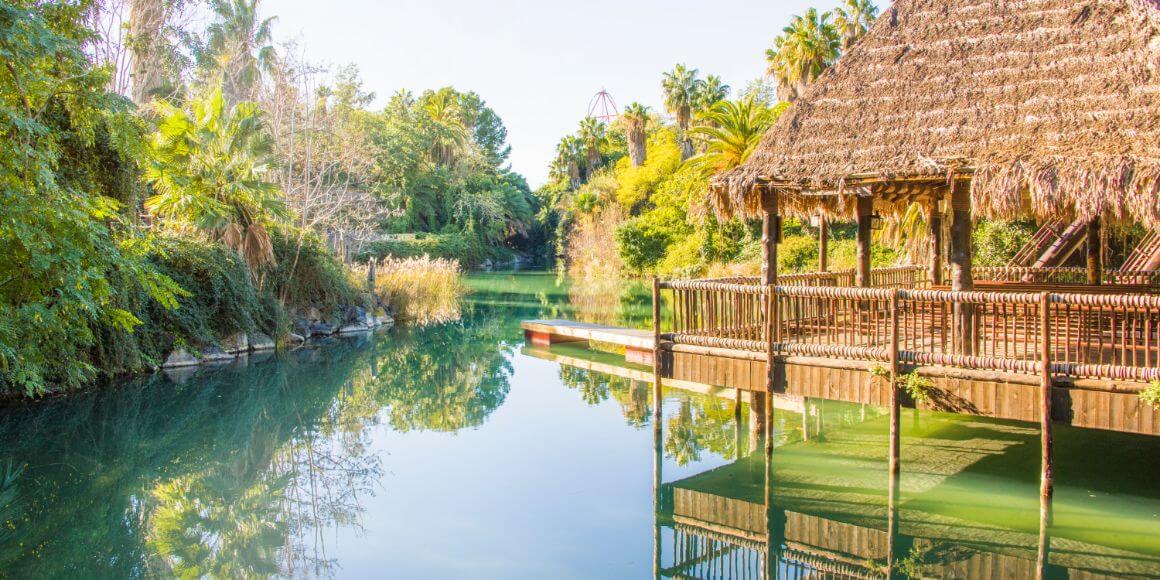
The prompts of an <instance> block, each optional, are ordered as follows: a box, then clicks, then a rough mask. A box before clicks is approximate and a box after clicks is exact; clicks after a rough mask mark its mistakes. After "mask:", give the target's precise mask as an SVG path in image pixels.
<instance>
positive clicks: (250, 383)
mask: <svg viewBox="0 0 1160 580" xmlns="http://www.w3.org/2000/svg"><path fill="white" fill-rule="evenodd" d="M469 284H470V286H471V287H472V288H473V290H474V291H473V292H472V293H471V294H470V295H469V296H468V297H467V298H466V299H465V302H464V304H463V308H462V316H461V318H460V319H459V320H458V321H456V322H452V323H448V324H443V325H438V326H432V327H427V328H419V329H407V328H397V329H393V330H390V331H387V332H383V333H379V334H377V335H374V336H372V337H369V338H362V339H336V340H334V341H332V342H331V343H329V344H326V345H323V346H321V347H319V348H313V349H303V350H299V351H295V352H289V353H283V354H278V355H271V356H267V357H254V358H251V359H249V360H246V361H244V362H239V363H235V364H232V365H229V366H223V367H218V368H213V369H204V370H199V371H196V372H183V373H170V374H165V373H159V374H157V375H156V376H151V377H145V378H141V379H136V380H132V381H127V382H124V383H121V384H117V385H111V386H108V387H105V388H100V389H94V390H93V391H92V392H89V393H84V394H77V395H73V396H69V397H64V398H59V399H55V400H49V401H42V402H38V403H35V404H27V405H21V406H17V407H14V408H7V409H4V410H3V411H0V524H2V525H0V577H3V576H12V577H29V578H33V577H35V578H60V577H81V578H92V577H113V578H130V577H171V576H189V577H196V576H214V577H263V576H297V577H304V576H337V577H343V578H347V577H350V578H371V577H398V578H460V577H467V576H470V577H475V578H497V577H503V578H545V577H551V578H594V577H598V578H646V577H653V576H655V575H657V574H658V569H659V574H660V575H662V576H665V577H672V576H685V577H760V576H754V574H759V572H758V571H760V570H761V569H762V568H764V567H765V566H766V563H765V562H766V560H765V559H766V558H767V557H769V556H770V555H772V556H773V560H772V566H770V568H772V572H773V573H775V574H776V575H777V576H779V577H787V576H788V577H795V575H805V574H810V573H812V574H815V575H817V574H820V573H825V574H840V575H841V574H844V575H848V576H873V575H875V574H877V573H878V572H879V571H880V570H882V569H883V567H884V566H885V565H886V564H887V563H888V562H887V556H888V555H889V554H891V553H893V554H894V557H892V558H889V560H890V563H891V564H892V565H893V569H894V573H895V574H896V575H911V576H961V577H967V576H972V577H973V576H980V575H985V576H989V577H991V576H993V577H1033V576H1034V575H1035V570H1036V559H1037V555H1038V554H1039V553H1040V550H1039V543H1040V537H1041V535H1040V532H1041V531H1046V532H1047V533H1046V535H1045V536H1044V537H1045V538H1046V539H1047V545H1048V546H1049V550H1048V551H1047V553H1048V559H1049V566H1048V567H1047V573H1048V575H1049V576H1057V577H1066V576H1069V575H1070V576H1073V577H1074V576H1076V575H1084V574H1089V573H1090V574H1093V575H1100V574H1104V575H1112V576H1123V575H1136V576H1141V577H1148V576H1151V577H1155V576H1160V486H1157V485H1156V479H1157V476H1158V474H1160V441H1157V440H1155V439H1151V438H1146V437H1141V436H1133V435H1127V434H1117V433H1106V432H1097V431H1089V430H1078V429H1069V428H1066V427H1060V428H1059V430H1058V432H1057V440H1056V453H1057V464H1056V499H1055V502H1054V514H1053V515H1054V518H1053V521H1052V523H1051V525H1050V526H1049V527H1048V528H1047V529H1046V530H1041V529H1040V525H1039V524H1040V518H1039V501H1038V481H1037V477H1038V471H1039V463H1038V461H1039V460H1038V457H1039V451H1038V445H1039V436H1038V429H1037V425H1035V424H1027V423H1017V422H1010V421H995V420H987V419H980V418H977V417H965V416H956V415H950V414H942V413H928V412H915V411H912V410H904V417H903V425H904V432H903V451H902V476H901V480H900V482H901V483H900V491H899V494H898V496H897V497H896V498H895V501H894V506H895V509H894V511H893V513H891V511H890V510H889V509H888V505H889V503H890V502H889V501H888V493H887V490H888V485H887V477H886V462H885V459H886V429H887V423H886V419H885V415H884V413H885V410H884V409H876V408H866V407H862V406H856V405H850V404H843V403H838V402H824V401H821V402H816V403H815V406H813V407H811V408H810V409H809V416H808V417H806V418H805V419H806V420H805V421H803V417H802V416H801V414H800V412H794V411H782V410H779V411H777V413H776V414H775V416H774V424H775V429H776V439H775V441H776V449H775V450H774V453H773V455H772V457H773V459H772V462H773V463H772V465H771V469H769V470H768V471H769V472H770V473H771V479H770V480H769V485H766V474H767V469H766V464H765V461H766V459H765V454H764V453H762V452H761V451H760V444H759V443H758V442H756V441H755V440H754V437H755V435H754V432H755V429H754V428H753V427H754V426H753V424H752V421H751V420H750V418H749V415H750V413H749V409H748V408H747V406H744V405H743V406H742V408H740V409H737V408H735V407H734V403H733V401H730V400H727V399H724V398H718V397H713V396H709V395H706V394H699V393H696V392H688V391H682V390H679V389H667V390H666V392H665V398H664V404H663V410H664V421H663V424H662V426H663V432H662V440H661V441H659V445H658V442H657V441H655V440H654V435H653V433H654V431H653V426H652V420H651V417H652V409H651V404H652V403H651V401H652V398H651V395H650V389H651V386H650V385H649V384H648V383H647V382H643V381H639V380H633V379H632V378H624V377H620V376H614V375H607V374H601V373H599V372H594V371H586V370H582V369H580V368H576V367H573V366H562V365H561V364H559V363H557V362H553V361H551V360H545V359H544V358H543V355H542V354H540V355H538V356H536V353H534V352H532V351H530V350H526V349H525V347H524V345H523V337H522V333H521V331H520V327H519V322H520V320H522V319H529V318H555V317H567V318H576V319H581V320H587V321H599V322H609V323H617V324H622V325H629V326H637V327H646V326H647V325H648V324H649V317H650V316H651V314H650V297H649V293H648V289H647V288H646V287H645V286H644V285H643V284H639V283H629V284H618V285H615V286H611V287H609V288H587V287H585V288H581V287H577V286H574V285H572V284H569V283H568V281H567V280H565V279H563V278H560V277H557V276H555V275H553V274H539V273H521V274H506V273H498V274H479V275H472V276H470V277H469ZM553 350H556V349H553ZM562 352H564V353H565V354H567V355H568V356H570V357H573V358H575V359H577V360H592V361H600V362H605V363H613V364H620V365H624V363H623V359H622V358H619V357H616V356H611V355H601V354H592V353H589V352H587V351H586V350H585V349H578V348H575V347H572V348H571V349H568V348H564V349H563V350H562ZM616 361H621V362H619V363H616ZM637 370H641V369H637ZM803 429H804V432H803ZM658 447H659V450H660V456H661V463H660V465H659V470H657V469H654V467H656V466H655V465H654V459H655V456H656V453H655V450H656V449H657V448H658ZM755 449H757V450H756V452H755ZM658 475H659V477H660V481H661V484H660V486H659V488H658V487H657V486H656V485H655V483H654V478H655V477H657V476H658ZM892 519H893V522H891V520H892ZM892 524H893V525H894V527H896V532H895V533H894V534H893V535H891V534H888V533H887V530H889V529H890V526H891V525H892Z"/></svg>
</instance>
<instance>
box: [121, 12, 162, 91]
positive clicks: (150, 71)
mask: <svg viewBox="0 0 1160 580" xmlns="http://www.w3.org/2000/svg"><path fill="white" fill-rule="evenodd" d="M164 25H165V5H164V0H131V1H130V4H129V50H130V54H131V57H132V63H131V64H130V67H129V78H130V79H131V81H132V89H131V93H130V97H131V98H132V99H133V102H134V103H137V106H143V105H146V104H148V103H149V101H151V100H152V99H153V98H154V97H156V96H157V93H158V91H159V90H160V89H161V88H162V87H163V86H164V85H165V70H164V59H163V57H164V54H163V44H162V38H161V29H162V27H163V26H164Z"/></svg>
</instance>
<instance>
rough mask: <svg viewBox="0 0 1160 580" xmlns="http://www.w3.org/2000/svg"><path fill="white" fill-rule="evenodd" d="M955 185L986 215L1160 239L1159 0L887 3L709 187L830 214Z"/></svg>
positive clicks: (740, 200)
mask: <svg viewBox="0 0 1160 580" xmlns="http://www.w3.org/2000/svg"><path fill="white" fill-rule="evenodd" d="M952 172H957V173H958V174H959V176H960V178H961V177H963V176H965V175H972V178H971V191H972V196H973V200H974V207H975V210H976V211H977V212H981V213H983V214H986V215H998V216H1014V215H1020V214H1026V213H1027V212H1028V211H1031V212H1033V213H1034V214H1036V215H1039V216H1048V215H1067V214H1072V213H1075V214H1078V215H1079V216H1080V217H1086V216H1091V215H1096V214H1102V215H1105V216H1109V217H1111V218H1113V219H1118V218H1123V219H1136V220H1139V221H1141V222H1145V223H1148V224H1151V225H1153V226H1154V227H1160V0H897V1H896V2H895V3H894V5H893V6H892V7H891V8H889V9H887V10H886V11H885V12H884V13H883V14H882V16H881V17H880V18H879V20H878V22H876V23H875V24H874V26H873V27H872V28H871V30H870V32H869V33H868V34H867V35H866V37H865V38H863V39H862V40H861V41H860V42H859V43H858V44H857V45H856V46H855V47H854V48H852V49H851V50H850V51H849V53H848V54H846V55H845V56H844V57H843V58H842V59H841V60H840V61H839V62H838V63H837V64H836V65H834V66H833V67H832V68H831V69H830V70H828V71H827V72H826V73H825V74H824V75H822V78H820V79H819V80H818V81H817V82H816V83H815V84H814V86H813V87H811V88H810V89H809V90H808V91H807V92H806V94H805V95H803V97H802V98H801V99H799V100H798V101H797V102H796V103H795V104H794V106H793V107H792V108H790V109H789V110H788V111H786V112H785V113H784V114H783V115H782V116H781V118H780V119H778V121H777V123H775V124H774V126H773V127H772V128H771V129H770V130H769V132H768V133H767V134H766V136H765V138H764V139H763V141H762V143H761V145H760V146H759V148H758V149H757V150H756V151H755V152H754V154H753V155H752V156H751V157H750V159H749V160H748V161H747V162H746V163H745V164H744V165H743V166H741V167H739V168H737V169H735V170H733V171H731V172H728V173H726V174H724V175H722V176H719V177H718V178H717V179H715V180H714V184H713V185H714V188H715V189H716V191H717V192H718V193H720V194H725V195H727V196H728V198H729V199H730V200H731V204H732V206H733V208H734V209H735V210H739V211H743V212H746V213H749V212H751V211H752V210H754V209H755V208H756V206H757V201H756V200H757V197H758V196H757V194H756V193H755V192H754V187H755V186H766V187H773V188H775V189H777V190H779V191H781V192H782V194H783V195H782V197H783V199H786V200H787V201H788V202H789V203H788V206H789V207H790V208H796V209H799V210H800V209H802V208H805V207H808V206H811V205H817V206H819V209H829V210H831V211H834V209H835V208H838V209H839V210H841V209H842V208H849V206H850V204H849V203H846V201H848V200H845V199H843V198H845V197H846V196H848V195H849V194H850V193H852V191H853V190H854V189H856V186H863V185H866V184H882V183H883V182H890V181H893V182H894V183H893V185H894V186H897V185H898V183H899V181H900V180H908V181H906V183H907V184H908V185H909V187H910V188H911V189H912V190H913V189H914V188H915V187H916V186H921V184H922V181H921V180H922V179H928V180H930V181H928V182H927V183H929V184H938V183H940V182H941V183H944V184H945V183H946V180H947V178H948V177H949V175H950V174H951V173H952ZM916 179H917V180H918V181H916ZM875 187H876V186H872V187H865V188H860V189H858V191H861V192H863V193H866V192H870V193H874V192H876V191H877V190H876V189H875ZM819 194H822V195H819ZM825 194H828V195H825ZM835 198H837V199H835Z"/></svg>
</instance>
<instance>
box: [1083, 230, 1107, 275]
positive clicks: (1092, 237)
mask: <svg viewBox="0 0 1160 580" xmlns="http://www.w3.org/2000/svg"><path fill="white" fill-rule="evenodd" d="M1100 229H1101V228H1100V218H1099V216H1096V217H1094V218H1092V221H1090V222H1088V226H1087V283H1088V284H1090V285H1092V286H1097V285H1099V284H1100V283H1101V282H1102V281H1103V278H1104V264H1103V250H1102V249H1101V246H1102V245H1103V237H1102V236H1101V234H1100Z"/></svg>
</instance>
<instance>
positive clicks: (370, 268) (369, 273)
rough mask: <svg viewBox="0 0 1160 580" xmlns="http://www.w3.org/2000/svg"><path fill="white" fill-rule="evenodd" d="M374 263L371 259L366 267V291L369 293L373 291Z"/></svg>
mask: <svg viewBox="0 0 1160 580" xmlns="http://www.w3.org/2000/svg"><path fill="white" fill-rule="evenodd" d="M375 262H376V260H375V259H374V258H371V259H370V263H369V264H368V265H367V289H368V290H369V291H371V292H374V291H375Z"/></svg>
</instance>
